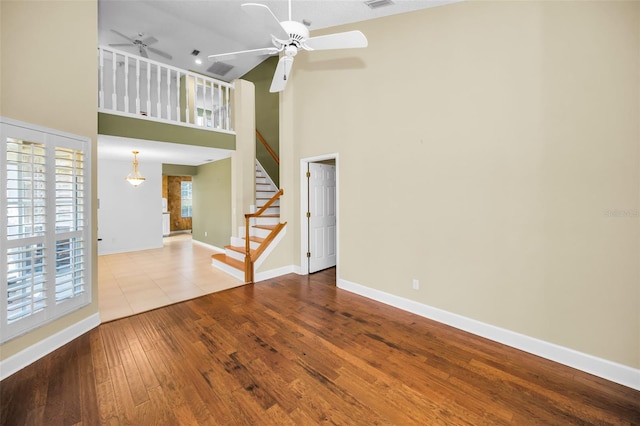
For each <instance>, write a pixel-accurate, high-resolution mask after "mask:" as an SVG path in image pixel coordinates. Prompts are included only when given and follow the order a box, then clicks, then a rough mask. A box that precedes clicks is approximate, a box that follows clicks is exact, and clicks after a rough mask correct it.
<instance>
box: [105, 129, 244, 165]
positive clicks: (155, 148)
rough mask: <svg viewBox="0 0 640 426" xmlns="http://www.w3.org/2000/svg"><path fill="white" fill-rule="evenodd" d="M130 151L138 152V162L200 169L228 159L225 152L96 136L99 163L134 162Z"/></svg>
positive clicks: (229, 152)
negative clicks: (113, 161) (106, 161)
mask: <svg viewBox="0 0 640 426" xmlns="http://www.w3.org/2000/svg"><path fill="white" fill-rule="evenodd" d="M132 151H140V153H139V154H138V161H140V163H142V162H144V161H148V162H153V163H158V162H160V163H168V164H180V165H185V166H200V165H202V164H206V163H211V162H212V161H218V160H222V159H224V158H229V157H231V153H232V151H229V150H227V149H217V148H207V147H203V146H194V145H182V144H175V143H166V142H158V141H149V140H142V139H129V138H120V137H116V136H106V135H98V159H100V160H118V161H133V154H132Z"/></svg>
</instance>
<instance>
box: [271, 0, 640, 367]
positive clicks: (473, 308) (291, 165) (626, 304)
mask: <svg viewBox="0 0 640 426" xmlns="http://www.w3.org/2000/svg"><path fill="white" fill-rule="evenodd" d="M354 28H357V29H361V30H362V31H363V32H364V33H365V34H366V35H367V37H368V39H369V46H370V47H369V48H367V49H363V50H358V51H336V52H319V51H318V52H305V53H303V54H301V55H298V56H297V57H296V63H295V65H294V74H293V77H292V81H291V82H290V83H289V85H288V87H287V91H286V93H284V94H283V95H281V101H282V105H281V114H283V117H281V129H282V133H281V139H280V152H281V156H282V158H283V169H282V170H281V185H282V187H283V188H284V189H285V193H286V194H287V197H285V199H284V200H283V216H284V217H283V219H284V220H288V221H289V223H290V225H291V226H290V228H289V230H290V231H292V232H288V234H287V236H286V240H285V241H284V242H283V245H282V246H283V247H285V248H286V247H291V248H292V250H291V251H288V250H281V249H280V248H278V250H277V252H276V253H275V254H274V257H273V259H269V262H270V264H269V267H275V266H278V264H279V265H287V264H292V263H293V264H299V251H300V247H299V246H300V243H299V241H300V237H299V234H300V232H299V228H300V220H299V205H300V196H299V191H300V186H299V160H300V158H305V157H310V156H316V155H322V154H327V153H333V152H338V153H339V176H340V182H339V225H340V232H339V236H338V238H339V256H340V257H339V260H338V264H339V275H340V278H342V279H345V280H349V281H351V282H354V283H357V284H361V285H364V286H368V287H371V288H374V289H378V290H382V291H384V292H388V293H391V294H394V295H398V296H401V297H404V298H408V299H411V300H415V301H417V302H420V303H424V304H426V305H431V306H434V307H437V308H440V309H444V310H446V311H449V312H453V313H456V314H460V315H463V316H465V317H468V318H472V319H475V320H479V321H482V322H485V323H488V324H492V325H495V326H498V327H503V328H506V329H509V330H513V331H515V332H519V333H522V334H525V335H528V336H532V337H535V338H539V339H542V340H545V341H548V342H552V343H555V344H558V345H562V346H564V347H568V348H572V349H575V350H577V351H581V352H585V353H587V354H591V355H594V356H597V357H601V358H604V359H607V360H611V361H614V362H618V363H621V364H624V365H628V366H631V367H635V368H638V367H640V319H639V312H640V270H639V259H640V247H639V246H640V223H639V222H640V218H639V217H638V214H637V212H638V209H639V208H640V204H639V197H640V188H639V185H640V175H639V173H640V165H639V162H640V158H639V148H640V147H639V141H640V130H639V128H640V127H639V122H640V107H639V93H640V83H639V81H640V64H639V52H640V36H639V31H640V3H637V2H489V1H485V2H465V3H458V4H455V5H450V6H446V7H440V8H433V9H430V10H426V11H421V12H417V13H411V14H407V15H399V16H395V17H389V18H384V19H379V20H375V21H369V22H364V23H360V24H357V25H353V26H345V27H343V28H339V29H332V31H335V30H348V29H354ZM289 129H291V130H289ZM285 159H286V161H285ZM616 212H618V213H616ZM620 212H624V213H623V214H629V215H630V216H627V217H620V216H621V214H620ZM414 278H417V279H419V280H420V283H421V288H420V290H418V291H415V290H413V289H412V287H411V283H412V279H414Z"/></svg>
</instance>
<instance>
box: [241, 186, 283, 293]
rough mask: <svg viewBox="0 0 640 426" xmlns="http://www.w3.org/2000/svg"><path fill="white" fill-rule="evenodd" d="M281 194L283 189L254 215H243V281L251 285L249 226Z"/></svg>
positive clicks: (251, 260) (252, 260)
mask: <svg viewBox="0 0 640 426" xmlns="http://www.w3.org/2000/svg"><path fill="white" fill-rule="evenodd" d="M283 194H284V189H280V191H278V192H276V194H275V195H274V196H273V197H271V199H270V200H269V201H267V202H266V203H265V205H264V206H262V207H260V209H259V210H258V211H257V212H255V213H245V215H244V220H245V231H244V236H245V238H244V239H245V246H244V281H245V282H247V283H252V282H253V279H254V278H253V277H254V271H253V263H254V261H255V259H252V258H251V245H250V241H249V227H250V226H249V225H250V221H251V218H254V217H259V216H261V215H262V214H263V213H264V212H265V211H266V210H267V209H268V208H269V207H271V205H272V204H273V203H275V202H276V201H277V200H278V198H280V197H281V196H282V195H283ZM275 230H277V231H278V232H279V231H280V229H279V228H278V227H276V229H274V231H275ZM272 233H273V231H272ZM269 237H271V235H269ZM269 241H271V240H269ZM262 251H264V248H263V249H262V250H261V251H260V252H259V253H257V255H256V258H257V257H258V256H259V255H260V253H262Z"/></svg>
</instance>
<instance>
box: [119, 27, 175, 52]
mask: <svg viewBox="0 0 640 426" xmlns="http://www.w3.org/2000/svg"><path fill="white" fill-rule="evenodd" d="M111 32H113V33H115V34H118V35H119V36H120V37H122V38H125V39H127V40H129V43H113V44H110V45H109V46H111V47H122V46H134V47H135V48H137V49H138V52H139V53H140V56H142V57H144V58H148V57H149V54H148V52H147V51H149V52H151V53H155V54H156V55H159V56H162V57H163V58H166V59H172V58H173V57H172V56H171V55H169V54H168V53H166V52H163V51H162V50H158V49H156V48H153V47H149V45H150V44H154V43H157V42H158V39H157V38H155V37H152V36H149V37H145V38H142V37H143V36H144V34H143V33H138V36H137V38H131V37H127V36H126V35H124V34H122V33H121V32H119V31H116V30H111Z"/></svg>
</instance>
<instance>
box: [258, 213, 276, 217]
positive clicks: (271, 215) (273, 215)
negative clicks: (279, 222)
mask: <svg viewBox="0 0 640 426" xmlns="http://www.w3.org/2000/svg"><path fill="white" fill-rule="evenodd" d="M259 217H280V215H279V214H277V213H274V214H261V215H260V216H256V218H259Z"/></svg>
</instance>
